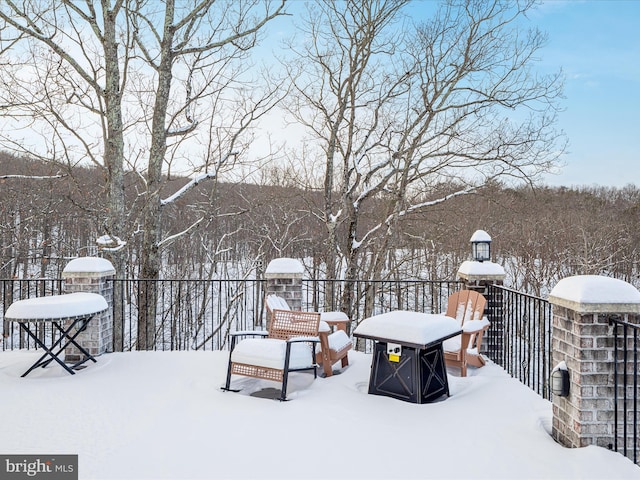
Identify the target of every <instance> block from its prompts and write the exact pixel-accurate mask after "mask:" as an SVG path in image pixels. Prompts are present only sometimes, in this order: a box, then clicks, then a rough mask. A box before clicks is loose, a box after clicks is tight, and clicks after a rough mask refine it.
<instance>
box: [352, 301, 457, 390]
mask: <svg viewBox="0 0 640 480" xmlns="http://www.w3.org/2000/svg"><path fill="white" fill-rule="evenodd" d="M460 333H461V329H460V325H459V324H458V322H456V321H455V319H453V318H450V317H447V316H445V315H437V314H428V313H418V312H409V311H403V310H399V311H394V312H389V313H383V314H381V315H375V316H373V317H369V318H366V319H364V320H363V321H362V322H360V324H359V325H358V326H357V327H356V329H355V330H354V332H353V335H354V336H355V337H360V338H365V339H368V340H373V341H374V342H375V345H374V352H373V359H372V361H371V374H370V377H369V393H370V394H373V395H383V396H388V397H393V398H397V399H399V400H404V401H406V402H412V403H429V402H433V401H435V400H437V399H438V398H440V397H441V396H442V395H446V396H447V397H448V396H449V382H448V380H447V369H446V366H445V362H444V352H443V349H442V343H443V342H444V341H445V340H447V339H449V338H452V337H454V336H456V335H459V334H460Z"/></svg>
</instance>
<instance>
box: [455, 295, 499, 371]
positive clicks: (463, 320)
mask: <svg viewBox="0 0 640 480" xmlns="http://www.w3.org/2000/svg"><path fill="white" fill-rule="evenodd" d="M486 304H487V299H486V298H485V297H484V296H483V295H482V294H480V293H478V292H476V291H473V290H460V291H458V292H455V293H453V294H451V295H450V296H449V300H448V303H447V313H446V316H447V317H451V318H455V319H456V322H457V323H458V325H459V326H460V328H462V334H461V335H459V336H456V337H454V338H451V339H449V340H447V341H445V342H444V358H445V361H446V363H447V365H449V366H452V367H458V368H460V376H461V377H466V376H467V366H468V365H471V366H474V367H478V368H480V367H483V366H484V365H485V364H486V361H485V359H484V357H483V356H482V355H481V354H480V346H481V344H482V336H483V335H484V332H486V331H487V330H488V329H489V326H490V324H489V320H487V319H486V317H484V309H485V306H486ZM463 345H464V346H465V348H462V346H463Z"/></svg>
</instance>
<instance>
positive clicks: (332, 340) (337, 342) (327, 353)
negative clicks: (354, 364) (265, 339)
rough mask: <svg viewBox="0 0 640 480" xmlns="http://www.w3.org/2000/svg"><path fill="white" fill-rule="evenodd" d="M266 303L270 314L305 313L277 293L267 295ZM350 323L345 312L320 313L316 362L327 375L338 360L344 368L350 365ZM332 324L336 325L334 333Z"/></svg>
mask: <svg viewBox="0 0 640 480" xmlns="http://www.w3.org/2000/svg"><path fill="white" fill-rule="evenodd" d="M265 305H266V307H267V311H268V312H269V315H270V316H273V314H274V312H277V311H289V312H294V313H298V314H300V313H305V312H295V311H293V310H291V307H290V306H289V304H288V303H287V301H286V300H285V299H284V298H282V297H280V296H278V295H275V294H270V295H267V296H266V297H265ZM348 323H349V317H348V316H347V314H345V313H344V312H321V313H320V328H319V336H320V346H319V349H318V351H317V353H316V362H318V364H320V365H322V370H323V371H324V375H325V376H326V377H330V376H332V375H333V365H334V364H335V363H337V362H340V364H341V366H342V368H345V367H347V366H349V350H351V349H352V348H353V344H352V342H351V339H350V338H349V335H347V332H346V328H347V324H348ZM330 324H331V325H334V326H335V327H336V330H335V331H334V332H333V333H332V332H331V326H330Z"/></svg>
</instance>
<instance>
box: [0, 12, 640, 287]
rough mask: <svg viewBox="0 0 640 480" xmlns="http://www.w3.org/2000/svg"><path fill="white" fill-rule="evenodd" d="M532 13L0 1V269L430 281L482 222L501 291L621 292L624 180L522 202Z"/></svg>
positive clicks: (542, 149)
mask: <svg viewBox="0 0 640 480" xmlns="http://www.w3.org/2000/svg"><path fill="white" fill-rule="evenodd" d="M536 6H537V5H536V2H534V1H528V0H522V1H513V2H502V1H489V2H487V1H484V0H483V1H476V0H447V1H442V2H439V3H435V2H433V3H430V2H429V3H425V2H415V1H410V0H364V1H362V0H358V1H355V0H347V1H341V2H334V1H332V0H317V1H314V2H287V1H284V0H277V1H276V0H272V1H269V0H230V1H214V0H204V1H195V0H165V1H164V2H156V1H144V0H142V1H141V0H105V1H102V2H93V1H87V2H83V3H81V2H76V1H74V0H60V1H59V2H49V1H39V0H34V1H32V2H24V3H15V2H3V3H2V4H0V61H1V62H2V63H1V64H0V65H1V67H0V68H1V69H2V75H1V76H0V78H1V80H0V116H1V117H2V122H1V123H0V151H1V152H2V153H1V155H0V181H1V183H0V189H1V192H2V198H3V202H2V205H1V206H0V215H1V219H0V235H2V242H1V247H2V250H1V258H0V261H1V263H0V268H1V272H0V273H1V274H2V276H3V277H5V278H26V277H31V278H34V277H43V276H48V277H56V276H58V275H59V274H60V272H61V269H62V268H63V267H64V264H65V263H66V262H67V261H68V259H70V258H73V257H76V256H84V255H97V254H99V255H102V256H105V257H106V258H108V259H109V260H110V261H111V262H112V263H113V265H114V267H115V269H116V272H117V275H118V276H119V277H121V278H145V279H158V278H205V279H206V278H219V277H235V278H249V277H251V276H255V275H256V273H257V274H259V270H260V266H261V265H266V263H267V262H268V261H269V260H271V259H272V258H274V257H281V256H287V257H294V258H300V259H302V260H304V262H305V265H306V267H307V269H308V276H309V278H329V279H341V280H355V279H361V280H367V279H383V278H403V279H413V278H415V279H453V278H455V273H456V271H457V268H458V266H459V265H460V263H461V262H462V261H463V260H465V259H467V258H468V256H469V249H470V247H469V239H470V236H471V234H472V233H473V232H474V231H475V230H476V229H483V230H486V231H487V232H488V233H489V234H490V235H491V236H492V238H493V241H494V246H493V256H494V260H495V261H497V262H499V263H502V264H503V265H504V267H505V268H506V270H507V272H508V278H507V284H508V285H510V286H512V287H513V288H517V289H521V290H523V291H526V292H529V293H532V294H536V295H540V294H544V293H546V292H547V291H548V288H549V286H550V285H553V284H555V282H557V280H558V279H560V278H562V277H564V276H567V275H571V274H579V273H582V274H584V273H604V274H607V275H612V276H616V277H619V278H622V279H624V280H627V281H629V282H631V283H634V284H636V285H637V284H638V275H639V272H638V270H639V260H638V256H639V252H638V245H640V242H639V241H638V240H639V238H638V236H639V235H640V233H639V232H638V229H637V226H638V224H639V221H638V220H639V216H640V193H639V191H638V189H637V187H635V186H628V187H625V188H621V189H614V188H600V187H570V188H548V187H544V186H541V183H540V180H541V178H542V176H543V175H544V174H547V173H549V172H553V171H554V170H556V169H557V168H558V167H560V166H561V162H562V154H563V152H564V151H565V149H566V148H567V139H566V138H565V136H564V134H563V132H561V131H558V129H557V128H556V123H557V122H556V120H557V115H558V112H559V111H561V108H562V105H561V100H562V94H563V76H562V72H549V71H543V70H541V69H537V61H538V60H539V57H538V55H539V52H540V50H541V49H542V48H543V47H544V45H545V41H546V36H545V34H544V32H541V31H539V30H537V29H536V28H534V27H533V26H532V25H531V24H530V23H528V18H529V17H528V16H529V14H530V13H531V12H532V10H534V9H535V8H536ZM427 7H428V8H427ZM427 10H429V12H428V15H427V14H425V11H427ZM431 10H432V11H431ZM282 22H288V23H286V24H285V23H282ZM285 25H286V26H287V32H288V33H287V34H286V35H280V34H279V33H280V32H281V31H284V30H285V28H284V26H285ZM603 161H605V160H604V159H603ZM98 240H99V241H98Z"/></svg>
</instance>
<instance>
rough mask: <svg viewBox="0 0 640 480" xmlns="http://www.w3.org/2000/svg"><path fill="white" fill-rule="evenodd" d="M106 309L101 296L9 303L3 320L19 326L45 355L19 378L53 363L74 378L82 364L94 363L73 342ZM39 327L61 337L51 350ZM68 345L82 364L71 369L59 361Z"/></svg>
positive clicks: (70, 366) (73, 294)
mask: <svg viewBox="0 0 640 480" xmlns="http://www.w3.org/2000/svg"><path fill="white" fill-rule="evenodd" d="M107 308H108V305H107V301H106V300H105V299H104V297H103V296H102V295H98V294H97V293H82V292H78V293H70V294H67V295H51V296H48V297H38V298H29V299H26V300H18V301H17V302H14V303H12V304H11V306H10V307H9V308H8V309H7V311H6V312H5V315H4V318H5V320H8V321H13V322H18V324H19V325H20V328H21V329H22V330H23V331H24V332H26V334H27V335H28V336H29V337H31V338H32V339H33V341H34V342H36V345H37V346H38V347H40V348H42V349H43V350H44V352H45V353H44V354H43V355H42V356H41V357H40V358H39V359H38V360H36V362H35V363H34V364H33V365H32V366H31V367H30V368H29V369H28V370H27V371H26V372H24V373H23V374H22V377H25V376H27V375H28V374H29V373H31V372H32V371H33V370H35V369H36V368H38V367H43V368H44V367H46V366H47V365H49V364H50V363H51V362H53V361H55V362H57V363H58V364H59V365H60V366H61V367H62V368H64V369H65V370H66V371H67V372H69V373H70V374H71V375H74V374H75V372H74V370H75V369H76V368H78V367H80V365H82V364H84V363H85V362H87V361H89V360H91V361H92V362H94V363H95V362H96V359H95V358H94V357H93V355H91V354H90V353H89V352H87V350H85V349H84V348H83V347H82V346H81V345H79V344H78V343H77V342H76V337H77V336H78V335H79V334H80V332H82V330H84V329H85V328H86V326H87V324H88V323H89V321H90V320H91V319H92V318H93V317H94V316H95V315H97V314H100V313H102V312H104V311H105V310H106V309H107ZM42 324H45V326H46V324H50V325H51V328H55V329H56V330H57V331H58V333H59V334H60V336H59V337H58V339H57V340H55V341H54V342H53V344H52V345H51V347H47V345H46V343H45V342H44V341H43V340H41V339H40V338H39V336H38V335H37V333H38V327H39V326H41V325H42ZM65 324H66V325H65ZM53 337H54V336H53V335H52V338H53ZM69 345H74V346H75V347H76V348H77V349H78V350H80V352H82V354H83V355H84V358H83V359H82V360H80V361H79V362H76V363H74V364H73V365H67V364H66V363H65V362H64V361H63V360H62V359H61V358H60V356H61V354H62V353H63V352H64V349H65V348H66V347H68V346H69Z"/></svg>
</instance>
